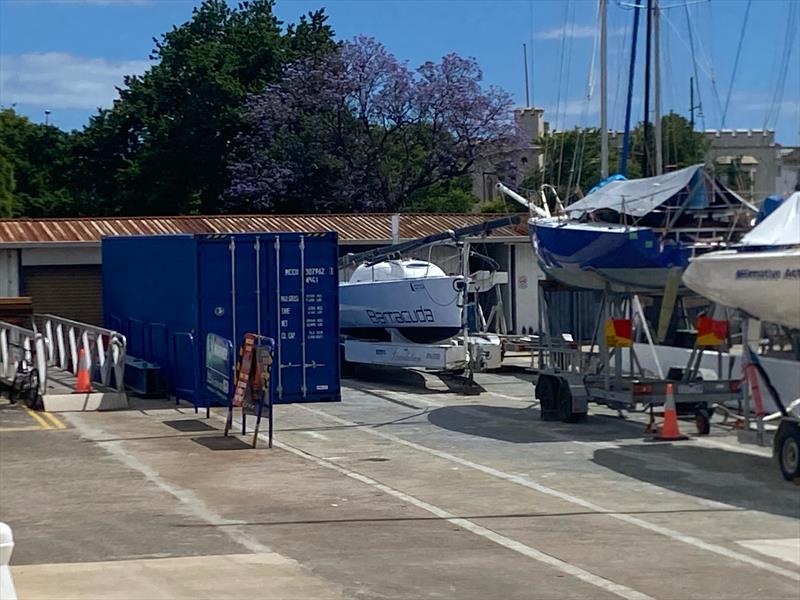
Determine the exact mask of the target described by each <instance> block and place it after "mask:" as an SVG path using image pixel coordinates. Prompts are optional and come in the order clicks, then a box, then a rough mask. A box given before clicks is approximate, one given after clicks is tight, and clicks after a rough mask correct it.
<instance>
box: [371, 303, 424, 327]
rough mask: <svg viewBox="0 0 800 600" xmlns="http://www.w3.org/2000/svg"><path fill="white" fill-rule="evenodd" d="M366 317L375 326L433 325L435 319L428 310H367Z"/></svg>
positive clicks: (420, 308)
mask: <svg viewBox="0 0 800 600" xmlns="http://www.w3.org/2000/svg"><path fill="white" fill-rule="evenodd" d="M367 317H369V320H370V321H372V323H373V324H375V325H391V324H402V323H433V322H435V321H436V319H435V318H434V316H433V311H432V310H431V309H430V308H422V307H421V306H420V307H419V308H418V309H416V310H413V311H412V310H389V311H385V312H380V311H375V310H369V309H367Z"/></svg>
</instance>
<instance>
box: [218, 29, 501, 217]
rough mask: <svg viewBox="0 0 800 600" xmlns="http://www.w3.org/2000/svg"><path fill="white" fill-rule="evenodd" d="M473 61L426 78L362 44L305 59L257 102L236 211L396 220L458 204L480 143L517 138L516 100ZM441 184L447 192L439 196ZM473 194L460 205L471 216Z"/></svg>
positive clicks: (235, 183) (235, 190)
mask: <svg viewBox="0 0 800 600" xmlns="http://www.w3.org/2000/svg"><path fill="white" fill-rule="evenodd" d="M481 80H482V73H481V71H480V69H479V67H478V65H477V63H476V62H475V61H474V60H472V59H464V58H461V57H459V56H456V55H453V54H451V55H448V56H445V57H444V58H443V59H442V61H441V62H440V63H433V62H427V63H425V64H423V65H422V66H420V67H419V68H418V69H416V70H413V71H412V70H411V69H409V68H408V67H407V66H406V65H405V64H403V63H401V62H399V61H398V60H397V59H396V58H395V57H394V56H393V55H391V54H390V53H389V52H388V51H387V50H386V49H385V48H384V47H383V45H381V44H380V43H378V42H377V41H375V40H374V39H371V38H367V37H358V38H356V39H355V40H354V41H352V42H345V43H342V44H341V45H340V46H339V48H338V50H337V51H336V52H333V53H330V54H327V55H324V56H321V57H320V56H317V57H313V58H310V59H301V60H299V61H297V62H296V63H294V64H293V65H292V66H291V67H290V68H289V69H288V70H287V73H286V76H285V77H284V79H283V80H282V81H281V82H279V83H276V84H273V85H270V86H269V87H267V89H266V90H265V91H264V92H262V93H260V94H255V95H253V96H252V97H251V99H250V101H249V102H248V108H247V113H246V121H247V125H248V128H247V130H246V132H245V134H244V135H242V136H241V137H240V138H239V142H238V146H239V152H238V153H237V154H236V160H235V162H234V164H233V166H232V167H231V174H232V183H231V186H230V188H229V189H228V191H227V193H226V199H227V205H228V206H229V207H230V208H232V209H236V210H256V211H264V210H269V211H278V212H330V211H395V210H400V209H402V208H404V207H407V206H411V205H414V204H415V203H417V205H419V202H420V201H421V200H420V199H421V197H422V194H423V192H424V191H425V190H427V198H428V204H427V206H429V207H430V206H433V205H435V203H434V204H431V202H433V201H432V200H431V199H432V198H436V197H439V198H442V197H443V192H445V191H446V192H447V194H445V195H446V196H447V197H449V198H450V200H453V199H455V198H456V196H457V194H455V191H456V190H457V189H458V188H457V187H456V188H452V189H446V188H447V185H449V184H446V182H448V181H449V180H451V179H453V178H460V177H462V176H464V175H465V174H466V173H467V172H468V170H469V167H470V166H471V164H472V163H473V161H474V159H475V156H476V153H477V152H478V147H479V145H480V143H481V142H482V141H484V140H486V139H491V138H494V137H496V136H499V135H502V134H505V133H507V132H508V131H509V130H510V126H511V124H510V119H509V115H510V98H509V97H508V95H507V94H505V93H504V92H501V91H499V90H496V89H488V90H485V89H483V88H482V87H481ZM437 186H438V187H437ZM464 192H465V190H464V189H461V191H460V192H459V194H460V199H459V200H458V202H457V204H459V206H462V207H463V206H464V205H465V204H466V202H465V200H466V199H465V198H464Z"/></svg>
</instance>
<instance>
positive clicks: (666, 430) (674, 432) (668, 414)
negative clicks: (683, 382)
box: [656, 383, 689, 441]
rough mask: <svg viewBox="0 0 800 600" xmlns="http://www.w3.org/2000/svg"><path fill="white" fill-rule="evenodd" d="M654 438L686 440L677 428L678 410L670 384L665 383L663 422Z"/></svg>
mask: <svg viewBox="0 0 800 600" xmlns="http://www.w3.org/2000/svg"><path fill="white" fill-rule="evenodd" d="M656 439H658V440H663V441H675V440H687V439H689V438H687V437H686V436H685V435H681V431H680V429H678V411H677V410H676V409H675V396H674V395H673V393H672V384H671V383H668V384H667V401H666V402H665V403H664V424H663V425H662V426H661V431H660V432H659V433H658V435H657V436H656Z"/></svg>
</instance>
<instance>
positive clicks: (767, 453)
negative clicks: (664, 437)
mask: <svg viewBox="0 0 800 600" xmlns="http://www.w3.org/2000/svg"><path fill="white" fill-rule="evenodd" d="M692 439H694V440H695V441H696V442H698V443H699V444H700V445H701V446H707V447H709V448H719V449H720V450H730V451H732V452H739V453H740V454H750V455H752V456H759V457H761V458H770V459H771V458H772V451H771V450H767V449H763V450H758V449H756V448H747V447H745V446H736V445H734V444H729V443H727V442H723V441H720V440H715V439H710V438H707V437H701V438H692Z"/></svg>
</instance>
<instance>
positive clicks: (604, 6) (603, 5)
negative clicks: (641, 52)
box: [599, 0, 608, 179]
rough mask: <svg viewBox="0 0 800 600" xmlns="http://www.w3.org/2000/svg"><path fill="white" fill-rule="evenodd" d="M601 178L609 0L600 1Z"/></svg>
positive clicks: (605, 160)
mask: <svg viewBox="0 0 800 600" xmlns="http://www.w3.org/2000/svg"><path fill="white" fill-rule="evenodd" d="M599 9H600V178H601V179H605V178H606V177H608V81H607V80H608V73H607V71H608V65H607V61H606V58H607V57H606V46H607V43H606V34H607V28H606V17H607V16H608V0H600V5H599Z"/></svg>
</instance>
